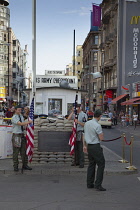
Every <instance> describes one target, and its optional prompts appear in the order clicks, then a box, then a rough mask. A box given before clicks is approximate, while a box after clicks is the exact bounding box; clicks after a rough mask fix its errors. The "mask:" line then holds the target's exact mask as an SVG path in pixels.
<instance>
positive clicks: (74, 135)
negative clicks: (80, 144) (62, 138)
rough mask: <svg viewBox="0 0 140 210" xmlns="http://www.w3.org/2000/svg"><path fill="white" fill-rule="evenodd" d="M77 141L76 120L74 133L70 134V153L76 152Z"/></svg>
mask: <svg viewBox="0 0 140 210" xmlns="http://www.w3.org/2000/svg"><path fill="white" fill-rule="evenodd" d="M75 141H76V122H75V120H74V123H73V128H72V134H71V135H70V139H69V145H70V146H71V150H70V155H73V154H74V146H75Z"/></svg>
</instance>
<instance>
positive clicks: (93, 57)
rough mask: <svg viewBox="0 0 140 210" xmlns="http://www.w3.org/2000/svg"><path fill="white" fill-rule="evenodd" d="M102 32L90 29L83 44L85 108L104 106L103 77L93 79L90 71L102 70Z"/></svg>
mask: <svg viewBox="0 0 140 210" xmlns="http://www.w3.org/2000/svg"><path fill="white" fill-rule="evenodd" d="M99 44H100V32H99V31H90V32H89V33H88V35H87V37H86V39H85V41H84V43H83V45H82V48H83V71H82V75H81V78H82V84H81V89H82V90H85V91H87V93H85V94H83V95H82V100H83V104H84V105H85V109H87V110H88V109H91V110H95V108H96V107H97V106H98V108H101V106H102V98H101V96H102V94H101V79H93V76H92V75H90V73H95V72H100V70H101V69H100V65H101V64H100V56H101V53H100V49H99Z"/></svg>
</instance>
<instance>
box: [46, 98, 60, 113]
mask: <svg viewBox="0 0 140 210" xmlns="http://www.w3.org/2000/svg"><path fill="white" fill-rule="evenodd" d="M60 114H62V99H55V98H49V99H48V116H50V117H56V116H57V115H60Z"/></svg>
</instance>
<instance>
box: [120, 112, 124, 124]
mask: <svg viewBox="0 0 140 210" xmlns="http://www.w3.org/2000/svg"><path fill="white" fill-rule="evenodd" d="M123 115H124V112H123V111H122V110H121V111H120V114H119V120H120V122H121V125H122V116H123Z"/></svg>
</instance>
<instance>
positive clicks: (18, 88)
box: [18, 82, 20, 104]
mask: <svg viewBox="0 0 140 210" xmlns="http://www.w3.org/2000/svg"><path fill="white" fill-rule="evenodd" d="M19 84H20V82H18V104H19Z"/></svg>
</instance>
